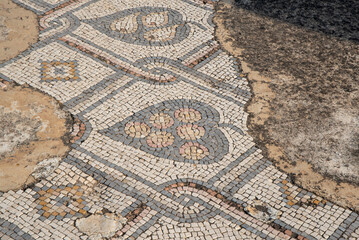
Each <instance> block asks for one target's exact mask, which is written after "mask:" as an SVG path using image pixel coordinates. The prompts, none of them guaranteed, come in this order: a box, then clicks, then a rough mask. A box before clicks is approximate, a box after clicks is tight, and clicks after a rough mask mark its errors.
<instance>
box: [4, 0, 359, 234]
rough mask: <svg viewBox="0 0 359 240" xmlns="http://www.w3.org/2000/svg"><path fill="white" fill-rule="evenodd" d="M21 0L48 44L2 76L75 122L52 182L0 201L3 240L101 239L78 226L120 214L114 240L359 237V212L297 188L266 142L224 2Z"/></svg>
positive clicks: (26, 54) (13, 64)
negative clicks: (235, 53) (221, 18)
mask: <svg viewBox="0 0 359 240" xmlns="http://www.w3.org/2000/svg"><path fill="white" fill-rule="evenodd" d="M15 2H16V3H18V4H20V5H21V6H24V7H25V8H27V9H30V10H32V11H34V12H35V13H36V14H37V15H38V16H39V22H40V25H41V32H40V41H39V42H38V43H36V44H34V45H33V46H32V47H31V48H30V49H29V50H27V51H25V52H23V53H22V54H20V55H19V56H18V57H16V58H14V59H12V60H10V61H8V62H5V63H4V64H2V65H0V78H2V79H4V80H6V81H14V82H16V83H19V84H25V83H26V84H29V85H30V86H32V87H34V88H36V89H39V90H41V91H43V92H46V93H47V94H49V95H51V96H53V97H54V98H56V99H57V100H58V101H60V102H61V103H62V104H63V105H64V106H65V108H66V110H68V111H69V112H70V113H71V114H73V116H74V118H75V119H76V120H75V123H76V124H75V126H74V133H73V136H75V138H74V139H73V141H72V150H71V151H70V153H69V154H68V156H67V157H66V158H65V159H63V160H62V161H61V162H60V164H59V166H58V168H57V169H56V170H55V171H54V172H53V173H52V174H51V175H49V176H47V177H46V178H44V179H42V180H41V181H40V182H38V183H36V184H35V185H34V186H33V187H29V188H27V189H25V190H18V191H16V192H14V191H9V192H6V193H0V205H1V208H0V237H1V239H87V238H89V237H90V238H92V239H95V238H96V237H97V238H101V237H104V235H101V234H100V233H99V234H98V235H91V236H88V235H86V234H85V233H83V232H81V231H80V230H79V229H78V228H77V227H76V220H78V219H81V218H85V217H88V216H90V215H98V214H109V213H112V214H114V215H116V216H118V218H121V219H122V222H121V224H118V226H117V225H116V224H115V225H114V226H115V227H117V229H115V230H116V231H114V232H113V228H111V231H112V232H113V233H112V235H113V239H348V238H349V239H350V238H351V239H357V238H359V228H358V227H359V218H358V214H357V213H355V212H352V211H351V210H349V209H344V208H342V207H340V206H337V205H335V204H332V203H330V202H328V201H326V200H325V199H322V198H321V197H319V196H316V195H315V194H314V193H311V192H307V191H305V190H303V189H301V188H299V187H297V186H295V185H293V184H291V182H290V179H289V177H288V176H287V175H286V174H284V173H282V172H280V171H278V170H277V169H276V168H275V167H274V166H273V165H272V163H271V162H269V161H268V160H266V159H264V158H263V156H262V155H261V150H260V149H258V148H256V146H255V143H254V142H253V139H252V138H251V136H249V134H248V132H247V127H246V120H247V116H248V114H247V113H246V112H245V111H244V105H245V104H246V102H247V101H248V100H249V98H250V97H251V94H250V88H249V87H248V81H247V79H245V78H243V77H241V74H240V70H239V69H238V67H237V63H236V59H234V58H233V57H231V56H230V55H228V54H227V53H226V52H224V51H222V50H221V49H220V47H219V45H218V43H217V42H216V40H215V39H214V28H215V26H214V24H213V23H212V18H213V16H214V7H213V6H214V4H215V3H214V2H209V3H206V4H205V3H203V1H197V0H179V1H169V0H167V1H166V0H161V1H159V0H151V1H148V0H136V1H124V0H71V1H61V0H41V1H35V0H16V1H15ZM94 218H96V217H94ZM96 219H97V218H96ZM116 219H117V217H112V218H111V221H109V222H111V223H112V222H113V221H116ZM123 219H124V220H123ZM107 234H108V233H107ZM106 237H108V236H107V235H106Z"/></svg>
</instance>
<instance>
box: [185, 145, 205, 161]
mask: <svg viewBox="0 0 359 240" xmlns="http://www.w3.org/2000/svg"><path fill="white" fill-rule="evenodd" d="M179 151H180V154H181V156H182V157H184V158H186V159H191V160H201V159H202V158H204V157H205V156H208V155H209V152H208V149H207V148H206V147H205V146H202V145H200V144H199V143H192V142H188V143H185V144H184V145H183V146H182V147H181V148H180V150H179Z"/></svg>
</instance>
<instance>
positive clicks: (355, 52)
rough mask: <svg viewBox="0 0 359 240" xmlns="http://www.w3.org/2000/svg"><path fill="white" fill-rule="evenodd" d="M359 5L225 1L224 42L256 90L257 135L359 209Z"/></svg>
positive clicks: (280, 162)
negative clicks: (237, 59)
mask: <svg viewBox="0 0 359 240" xmlns="http://www.w3.org/2000/svg"><path fill="white" fill-rule="evenodd" d="M358 12H359V4H358V2H355V1H349V2H348V3H347V2H346V3H344V2H342V1H331V2H330V3H328V1H282V0H276V1H259V0H258V1H249V0H246V1H244V0H241V1H238V2H237V3H234V2H233V1H229V0H227V1H223V2H220V3H219V4H217V14H216V17H215V23H216V24H217V26H218V29H217V34H216V36H217V38H218V40H219V41H220V42H221V44H222V46H223V47H224V48H225V49H226V50H228V51H229V52H231V53H232V54H234V55H235V56H236V57H238V58H239V59H240V60H241V65H242V69H243V70H244V72H247V73H248V78H249V80H250V83H251V87H252V89H253V93H254V97H253V99H252V101H251V102H250V104H249V105H248V106H247V110H248V111H249V113H250V119H249V125H248V127H249V128H250V129H251V132H252V136H254V137H255V139H256V142H257V143H258V145H260V146H261V148H262V149H263V150H265V155H266V156H267V157H268V158H269V159H271V160H272V161H274V162H275V163H276V165H277V166H278V167H279V168H280V169H282V170H283V171H285V172H287V173H289V174H290V175H291V176H292V178H293V180H294V181H295V182H296V183H297V184H299V185H302V186H303V187H304V188H306V189H308V190H311V191H314V192H315V193H317V194H320V195H322V196H325V197H327V198H329V199H331V200H332V201H335V202H337V203H339V204H341V205H344V206H349V207H352V208H355V209H356V210H358V209H359V207H358V206H359V188H358V183H359V141H358V139H359V128H358V127H359V107H358V103H359V89H358V86H359V85H358V82H359V77H358V72H359V34H358V33H359V21H358V19H357V18H356V17H355V16H358V14H357V13H358Z"/></svg>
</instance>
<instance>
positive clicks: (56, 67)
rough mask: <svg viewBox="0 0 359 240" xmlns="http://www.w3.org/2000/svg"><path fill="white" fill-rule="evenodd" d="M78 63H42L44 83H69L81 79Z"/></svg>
mask: <svg viewBox="0 0 359 240" xmlns="http://www.w3.org/2000/svg"><path fill="white" fill-rule="evenodd" d="M76 65H77V63H76V61H71V62H64V61H51V62H46V61H44V62H41V72H42V81H69V80H77V79H79V76H78V70H77V69H76Z"/></svg>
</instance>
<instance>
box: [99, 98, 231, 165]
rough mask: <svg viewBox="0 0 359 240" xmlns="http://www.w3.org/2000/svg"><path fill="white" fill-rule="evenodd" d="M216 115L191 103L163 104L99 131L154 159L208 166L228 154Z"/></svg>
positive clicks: (226, 143)
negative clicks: (152, 156)
mask: <svg viewBox="0 0 359 240" xmlns="http://www.w3.org/2000/svg"><path fill="white" fill-rule="evenodd" d="M218 122H219V113H218V112H217V111H216V110H215V109H214V108H212V107H210V106H209V105H207V104H204V103H201V102H198V101H192V100H183V99H181V100H170V101H165V102H162V103H159V104H156V105H153V106H151V107H148V108H146V109H144V110H142V111H139V112H137V113H135V114H133V115H132V116H130V117H128V118H126V119H125V120H123V121H121V122H119V123H117V124H115V125H113V126H111V127H109V128H107V129H104V130H101V131H100V133H101V134H103V135H105V136H107V137H110V138H111V139H113V140H115V141H119V142H122V143H124V144H126V145H129V146H133V147H135V148H137V149H141V150H142V151H145V152H147V153H150V154H152V155H154V156H156V157H161V158H167V159H172V160H176V161H181V162H190V163H198V164H208V163H213V162H217V161H220V160H221V159H222V158H223V157H224V155H226V154H227V153H228V140H227V138H226V137H225V136H224V134H223V133H222V131H221V130H219V129H218Z"/></svg>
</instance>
